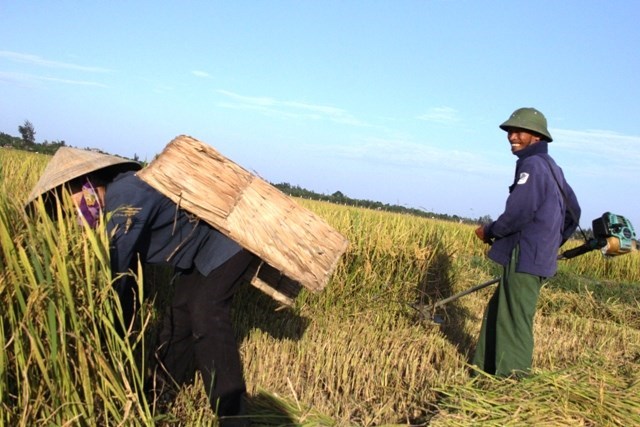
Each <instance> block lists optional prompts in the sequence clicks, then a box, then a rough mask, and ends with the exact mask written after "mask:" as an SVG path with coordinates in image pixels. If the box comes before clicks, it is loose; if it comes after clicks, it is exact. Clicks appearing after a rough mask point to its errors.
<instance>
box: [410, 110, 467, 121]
mask: <svg viewBox="0 0 640 427" xmlns="http://www.w3.org/2000/svg"><path fill="white" fill-rule="evenodd" d="M418 119H420V120H424V121H427V122H435V123H441V124H453V123H458V122H459V121H460V117H459V116H458V111H457V110H455V109H453V108H451V107H433V108H430V109H429V110H428V111H427V112H426V113H424V114H421V115H420V116H418Z"/></svg>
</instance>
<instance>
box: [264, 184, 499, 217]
mask: <svg viewBox="0 0 640 427" xmlns="http://www.w3.org/2000/svg"><path fill="white" fill-rule="evenodd" d="M273 185H274V186H275V187H276V188H277V189H278V190H280V191H282V192H283V193H285V194H288V195H290V196H293V197H300V198H305V199H311V200H321V201H325V202H330V203H335V204H340V205H347V206H354V207H360V208H367V209H374V210H382V211H386V212H395V213H402V214H409V215H415V216H421V217H425V218H432V219H441V220H445V221H455V222H458V223H460V222H463V223H468V224H477V223H479V222H480V223H488V222H491V217H490V216H488V215H486V216H484V217H481V218H479V219H471V218H463V217H460V216H458V215H448V214H441V213H436V212H429V211H426V210H423V209H417V208H408V207H406V206H400V205H392V204H389V203H382V202H377V201H373V200H366V199H353V198H351V197H347V196H345V195H344V194H343V193H342V192H341V191H336V192H335V193H333V194H328V195H327V194H321V193H316V192H314V191H311V190H307V189H305V188H302V187H300V186H298V185H291V184H289V183H288V182H283V183H279V184H273Z"/></svg>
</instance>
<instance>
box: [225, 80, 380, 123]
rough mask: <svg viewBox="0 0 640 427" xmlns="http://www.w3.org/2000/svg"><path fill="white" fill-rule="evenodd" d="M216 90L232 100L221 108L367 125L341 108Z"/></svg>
mask: <svg viewBox="0 0 640 427" xmlns="http://www.w3.org/2000/svg"><path fill="white" fill-rule="evenodd" d="M217 92H218V93H219V94H221V95H224V96H225V97H227V98H228V99H230V100H232V102H224V101H223V102H220V103H219V104H218V105H219V106H220V107H223V108H229V109H245V110H255V111H258V112H260V113H262V114H265V115H271V116H279V117H286V118H298V119H310V120H328V121H332V122H335V123H340V124H346V125H351V126H361V127H368V126H369V125H368V124H367V123H365V122H363V121H361V120H359V119H357V118H356V117H354V116H353V115H351V114H349V113H348V112H347V111H346V110H343V109H341V108H336V107H330V106H326V105H316V104H307V103H304V102H298V101H281V100H278V99H275V98H270V97H257V96H245V95H239V94H237V93H234V92H230V91H227V90H222V89H220V90H218V91H217Z"/></svg>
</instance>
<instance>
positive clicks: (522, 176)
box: [518, 172, 529, 184]
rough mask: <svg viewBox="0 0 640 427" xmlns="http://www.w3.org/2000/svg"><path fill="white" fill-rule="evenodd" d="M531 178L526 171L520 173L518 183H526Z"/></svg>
mask: <svg viewBox="0 0 640 427" xmlns="http://www.w3.org/2000/svg"><path fill="white" fill-rule="evenodd" d="M528 179H529V174H528V173H526V172H522V173H520V177H519V178H518V184H526V182H527V180H528Z"/></svg>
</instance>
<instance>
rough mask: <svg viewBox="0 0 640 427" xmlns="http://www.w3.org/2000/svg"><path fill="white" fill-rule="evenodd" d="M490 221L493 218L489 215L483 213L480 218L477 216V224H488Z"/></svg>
mask: <svg viewBox="0 0 640 427" xmlns="http://www.w3.org/2000/svg"><path fill="white" fill-rule="evenodd" d="M492 222H493V219H491V215H483V216H481V217H480V218H478V224H482V225H488V224H491V223H492Z"/></svg>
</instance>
